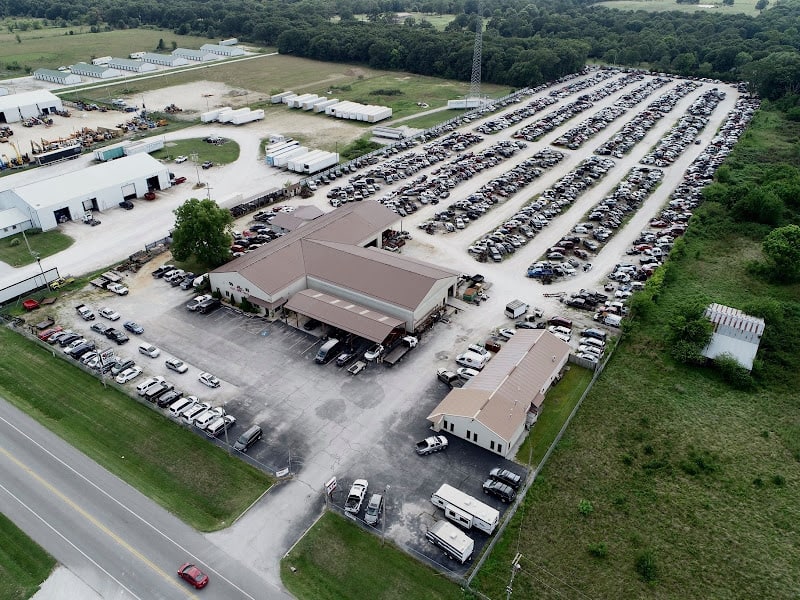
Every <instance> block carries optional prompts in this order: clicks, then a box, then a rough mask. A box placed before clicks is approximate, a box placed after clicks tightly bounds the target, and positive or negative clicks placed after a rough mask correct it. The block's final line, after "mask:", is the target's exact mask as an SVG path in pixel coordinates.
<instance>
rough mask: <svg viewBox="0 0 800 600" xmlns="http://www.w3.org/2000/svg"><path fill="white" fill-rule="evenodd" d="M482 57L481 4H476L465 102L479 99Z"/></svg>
mask: <svg viewBox="0 0 800 600" xmlns="http://www.w3.org/2000/svg"><path fill="white" fill-rule="evenodd" d="M482 55H483V2H478V18H477V19H476V23H475V47H474V49H473V50H472V77H470V80H469V94H468V95H467V100H480V98H481V56H482Z"/></svg>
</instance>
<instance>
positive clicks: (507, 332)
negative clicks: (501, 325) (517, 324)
mask: <svg viewBox="0 0 800 600" xmlns="http://www.w3.org/2000/svg"><path fill="white" fill-rule="evenodd" d="M515 333H516V331H514V330H513V329H500V330H498V332H497V335H499V336H500V337H503V338H505V339H507V340H510V339H511V338H512V337H514V334H515Z"/></svg>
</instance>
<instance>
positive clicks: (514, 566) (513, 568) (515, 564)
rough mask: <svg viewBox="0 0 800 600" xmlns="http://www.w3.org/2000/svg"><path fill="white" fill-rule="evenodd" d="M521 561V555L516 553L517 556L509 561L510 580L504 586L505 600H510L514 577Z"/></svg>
mask: <svg viewBox="0 0 800 600" xmlns="http://www.w3.org/2000/svg"><path fill="white" fill-rule="evenodd" d="M520 559H522V554H520V553H519V552H517V555H516V556H515V557H514V560H513V561H511V580H510V581H509V582H508V585H507V586H506V600H511V591H512V589H513V586H514V575H516V574H517V571H519V570H520V569H521V568H522V567H521V566H520V565H519V561H520Z"/></svg>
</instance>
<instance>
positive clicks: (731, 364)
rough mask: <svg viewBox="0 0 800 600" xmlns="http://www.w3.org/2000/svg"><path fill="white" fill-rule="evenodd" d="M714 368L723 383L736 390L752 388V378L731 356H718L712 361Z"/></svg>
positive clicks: (726, 354)
mask: <svg viewBox="0 0 800 600" xmlns="http://www.w3.org/2000/svg"><path fill="white" fill-rule="evenodd" d="M714 367H715V368H716V369H717V370H718V371H719V372H720V373H721V374H722V378H723V379H724V380H725V383H727V384H728V385H730V386H731V387H733V388H735V389H737V390H750V389H752V388H753V378H752V377H750V373H749V372H748V370H747V369H745V368H744V367H743V366H742V365H740V364H739V361H737V360H736V359H735V358H734V357H733V356H732V355H731V354H728V353H725V354H720V355H719V356H717V357H716V358H715V359H714Z"/></svg>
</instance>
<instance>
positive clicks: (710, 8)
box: [595, 0, 759, 16]
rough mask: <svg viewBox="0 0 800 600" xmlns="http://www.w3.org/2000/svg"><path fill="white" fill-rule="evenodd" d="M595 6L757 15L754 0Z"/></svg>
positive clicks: (631, 0)
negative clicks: (728, 2) (732, 2)
mask: <svg viewBox="0 0 800 600" xmlns="http://www.w3.org/2000/svg"><path fill="white" fill-rule="evenodd" d="M595 6H602V7H604V8H616V9H618V10H644V11H647V12H667V11H670V10H675V11H679V12H686V13H694V12H710V13H712V14H719V15H733V14H745V15H749V16H756V15H757V14H758V13H759V11H757V10H756V8H755V6H756V3H755V1H754V0H736V2H735V3H734V5H733V6H725V5H724V4H722V2H718V1H717V0H711V1H709V2H705V1H703V2H700V3H699V4H678V3H677V2H674V1H671V0H610V1H608V2H598V3H597V4H595Z"/></svg>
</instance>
